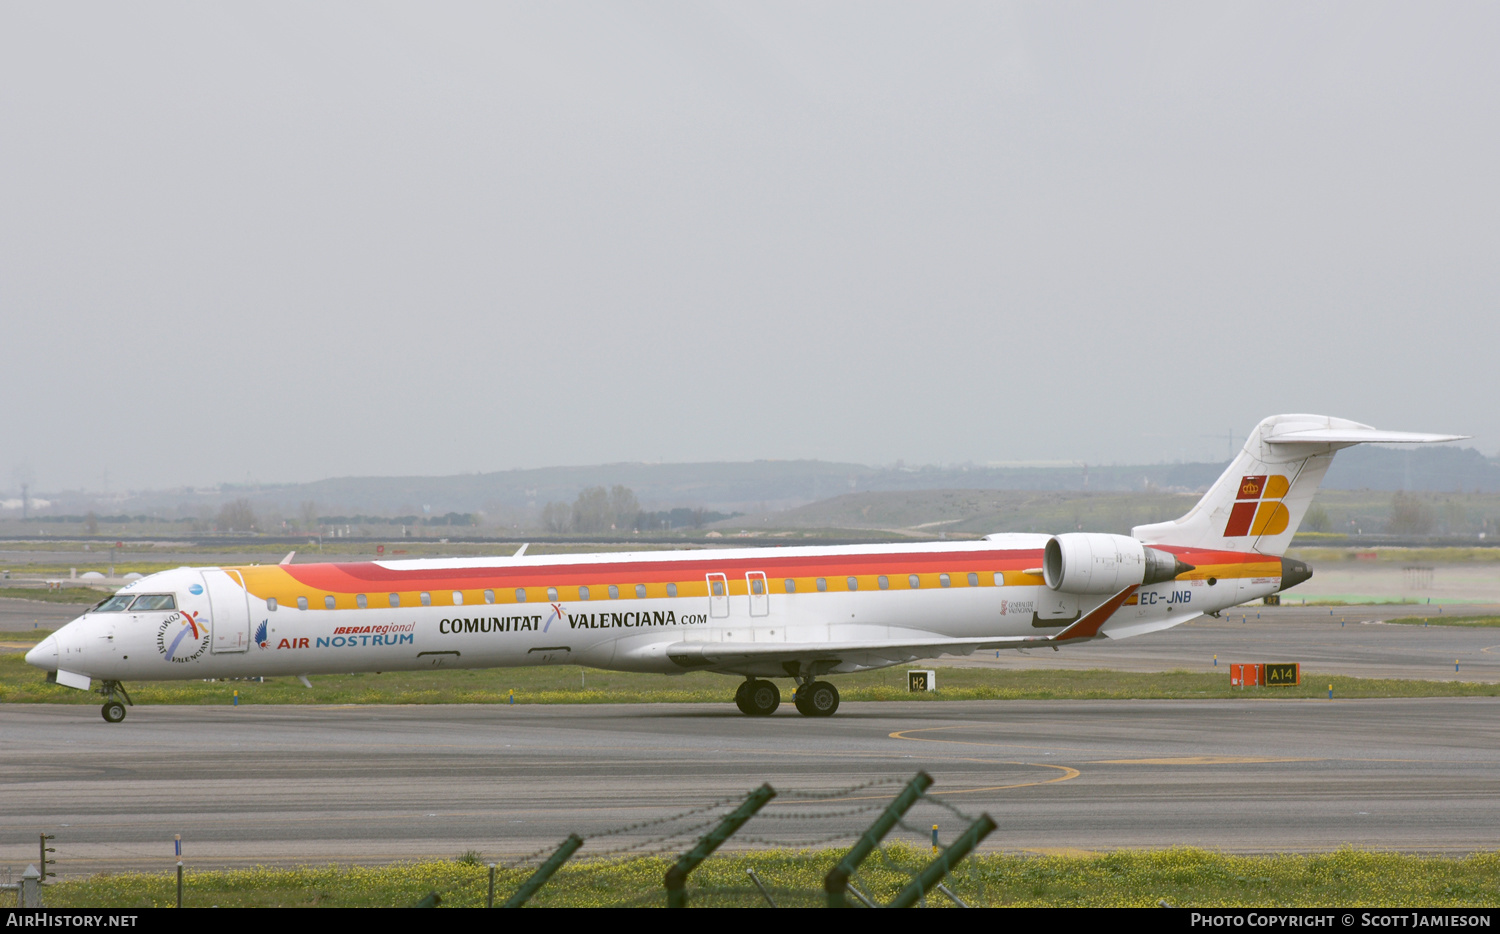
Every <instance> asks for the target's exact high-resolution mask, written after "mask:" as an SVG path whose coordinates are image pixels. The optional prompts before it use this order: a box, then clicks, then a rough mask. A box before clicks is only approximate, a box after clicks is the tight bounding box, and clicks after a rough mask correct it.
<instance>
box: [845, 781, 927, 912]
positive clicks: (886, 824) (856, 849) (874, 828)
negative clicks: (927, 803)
mask: <svg viewBox="0 0 1500 934" xmlns="http://www.w3.org/2000/svg"><path fill="white" fill-rule="evenodd" d="M930 787H932V776H931V775H928V774H927V773H926V772H918V773H917V774H916V776H915V777H914V778H912V780H911V781H909V782H907V783H906V787H905V788H903V789H901V793H900V794H899V795H897V796H896V800H894V801H892V802H891V803H890V806H889V807H887V808H886V809H885V810H884V811H883V812H882V813H881V815H880V817H878V818H876V820H875V823H873V824H871V825H870V829H869V830H866V831H865V833H864V836H862V837H860V838H859V841H858V842H857V843H855V844H854V846H853V848H851V849H850V850H849V852H848V853H846V854H844V858H843V859H841V860H839V864H838V865H837V866H834V867H833V868H832V869H830V870H828V875H826V876H824V877H823V891H824V892H826V893H827V894H828V907H829V908H848V907H849V899H848V897H847V895H846V893H847V891H848V889H849V877H850V876H852V875H854V871H855V870H856V869H858V868H859V864H860V863H862V862H864V861H865V857H867V856H869V855H870V853H871V852H873V851H874V849H875V848H876V847H877V846H879V845H880V841H881V840H884V839H885V835H886V834H888V833H890V832H891V828H892V827H894V826H896V822H897V821H899V820H901V815H902V814H905V813H906V812H907V811H909V810H911V806H912V805H913V804H916V803H917V799H919V798H921V797H922V793H923V792H924V791H926V790H927V789H928V788H930Z"/></svg>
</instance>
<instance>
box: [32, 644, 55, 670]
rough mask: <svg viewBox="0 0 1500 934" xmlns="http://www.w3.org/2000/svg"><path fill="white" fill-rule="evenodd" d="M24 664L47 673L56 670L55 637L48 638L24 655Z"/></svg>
mask: <svg viewBox="0 0 1500 934" xmlns="http://www.w3.org/2000/svg"><path fill="white" fill-rule="evenodd" d="M26 664H28V665H35V666H36V667H38V668H43V669H45V670H47V671H56V670H57V637H56V636H48V637H47V638H45V639H43V640H42V641H41V642H40V643H38V645H37V647H36V648H34V649H32V650H31V651H30V652H27V653H26Z"/></svg>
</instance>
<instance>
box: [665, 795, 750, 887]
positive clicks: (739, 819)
mask: <svg viewBox="0 0 1500 934" xmlns="http://www.w3.org/2000/svg"><path fill="white" fill-rule="evenodd" d="M774 797H776V789H775V788H772V787H771V786H770V785H769V784H766V785H761V786H760V787H759V788H757V789H755V790H754V791H752V792H750V796H749V797H748V798H746V799H745V801H744V803H743V804H741V805H740V806H739V807H737V808H735V809H734V813H733V814H730V815H729V816H728V817H726V818H724V819H723V820H722V821H720V822H719V826H717V827H715V828H714V829H713V830H710V831H709V832H708V833H706V834H704V835H703V839H701V840H699V841H698V845H697V846H695V847H693V848H692V849H691V850H689V851H688V852H686V853H684V854H683V855H682V856H680V857H678V859H677V862H676V863H675V864H674V865H673V866H672V868H671V869H668V870H667V877H666V885H667V907H668V908H686V907H687V877H688V873H690V872H692V871H693V870H694V869H697V868H698V864H699V863H701V862H703V861H704V860H705V859H708V857H709V856H710V855H711V854H712V853H713V851H714V850H717V849H718V848H719V847H720V845H722V844H723V843H724V841H725V840H728V839H729V838H730V837H732V836H734V832H735V831H736V830H739V829H740V828H741V827H743V826H744V825H745V821H747V820H749V819H750V818H752V817H754V816H755V812H756V811H759V810H760V809H761V808H763V807H765V806H766V802H768V801H770V800H771V799H772V798H774Z"/></svg>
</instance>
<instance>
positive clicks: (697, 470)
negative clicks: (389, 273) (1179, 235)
mask: <svg viewBox="0 0 1500 934" xmlns="http://www.w3.org/2000/svg"><path fill="white" fill-rule="evenodd" d="M1224 466H1225V465H1224V464H1210V463H1189V464H1146V465H1098V464H1088V465H1084V464H1079V465H1076V466H1062V467H1058V466H1046V467H1026V466H1004V467H987V466H975V465H956V466H947V467H935V466H927V467H916V468H911V467H869V466H865V465H863V464H847V463H838V462H831V461H749V462H730V463H701V464H603V465H599V466H593V467H544V468H537V469H534V470H508V471H499V472H495V473H482V474H462V475H458V476H447V477H338V478H332V479H327V480H319V481H316V482H313V483H301V484H284V485H276V486H245V485H235V484H225V485H223V486H220V487H217V488H214V489H210V490H164V491H153V492H146V493H131V494H129V495H124V496H121V495H116V496H110V497H102V496H98V495H92V494H68V493H62V494H47V495H46V497H45V498H46V499H48V500H50V501H51V502H50V505H49V506H48V507H47V510H45V511H46V512H50V513H54V514H69V515H82V514H84V513H86V512H88V511H89V510H96V511H98V512H99V513H100V514H106V513H108V514H122V513H123V514H147V515H159V516H162V517H183V516H193V515H202V514H205V513H210V512H213V511H215V510H217V509H218V508H219V506H221V505H222V504H223V503H225V502H228V501H231V500H234V499H238V498H245V499H248V500H249V501H250V504H251V506H252V507H253V508H254V509H255V510H256V511H257V513H260V514H263V515H274V514H277V513H279V514H281V515H286V516H294V515H296V514H297V512H298V510H299V508H300V507H301V505H302V504H303V503H305V502H311V503H314V504H316V507H317V510H318V512H319V513H321V514H323V515H356V514H364V515H387V516H393V515H412V514H422V513H424V512H425V513H428V514H430V515H433V516H441V515H444V514H447V513H462V514H469V513H473V514H478V513H483V514H485V515H487V516H489V517H491V518H492V520H494V521H500V522H507V523H508V522H510V521H511V519H514V520H515V521H517V522H525V521H530V519H533V518H535V516H536V514H538V513H539V511H540V510H541V508H542V507H543V506H545V505H546V504H547V503H549V502H564V503H571V502H572V501H573V500H574V499H575V498H577V496H578V494H579V492H580V491H582V490H583V489H585V488H587V487H594V486H604V487H612V486H615V485H617V484H618V485H623V486H626V487H629V488H630V489H632V490H633V491H635V495H636V498H637V499H638V500H639V502H640V504H641V506H642V507H643V508H645V509H647V510H658V509H671V508H674V507H701V508H704V509H709V510H716V511H719V512H724V513H729V512H743V513H765V512H775V511H778V510H787V509H795V508H797V507H800V506H805V505H807V504H809V503H815V502H819V501H822V500H830V499H833V498H835V497H842V496H846V495H848V494H857V493H880V492H912V491H942V490H996V491H999V490H1008V491H1031V492H1041V491H1052V492H1071V493H1095V494H1104V493H1126V492H1134V493H1197V492H1201V491H1202V490H1204V489H1206V488H1207V487H1208V485H1209V484H1211V483H1212V482H1213V481H1214V479H1215V478H1217V477H1218V476H1219V474H1220V473H1222V472H1223V470H1224ZM1324 487H1325V488H1326V489H1342V490H1360V489H1369V490H1400V489H1406V490H1413V491H1424V490H1425V491H1459V490H1462V491H1466V492H1500V464H1497V463H1496V462H1494V461H1492V460H1489V459H1487V458H1485V457H1484V456H1483V455H1481V454H1480V453H1479V452H1478V451H1475V450H1474V449H1472V448H1453V447H1430V448H1415V449H1411V450H1398V449H1392V448H1379V447H1359V448H1354V449H1351V450H1348V451H1345V452H1343V453H1341V454H1340V455H1339V457H1338V458H1337V459H1336V460H1335V461H1334V465H1333V468H1332V469H1331V470H1330V471H1329V473H1328V477H1327V479H1326V480H1325V482H1324ZM12 512H13V511H8V512H7V513H6V515H11V514H12Z"/></svg>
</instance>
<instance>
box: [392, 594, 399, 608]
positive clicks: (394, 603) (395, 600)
mask: <svg viewBox="0 0 1500 934" xmlns="http://www.w3.org/2000/svg"><path fill="white" fill-rule="evenodd" d="M390 600H391V606H400V605H401V595H400V594H399V593H393V594H391V596H390Z"/></svg>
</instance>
